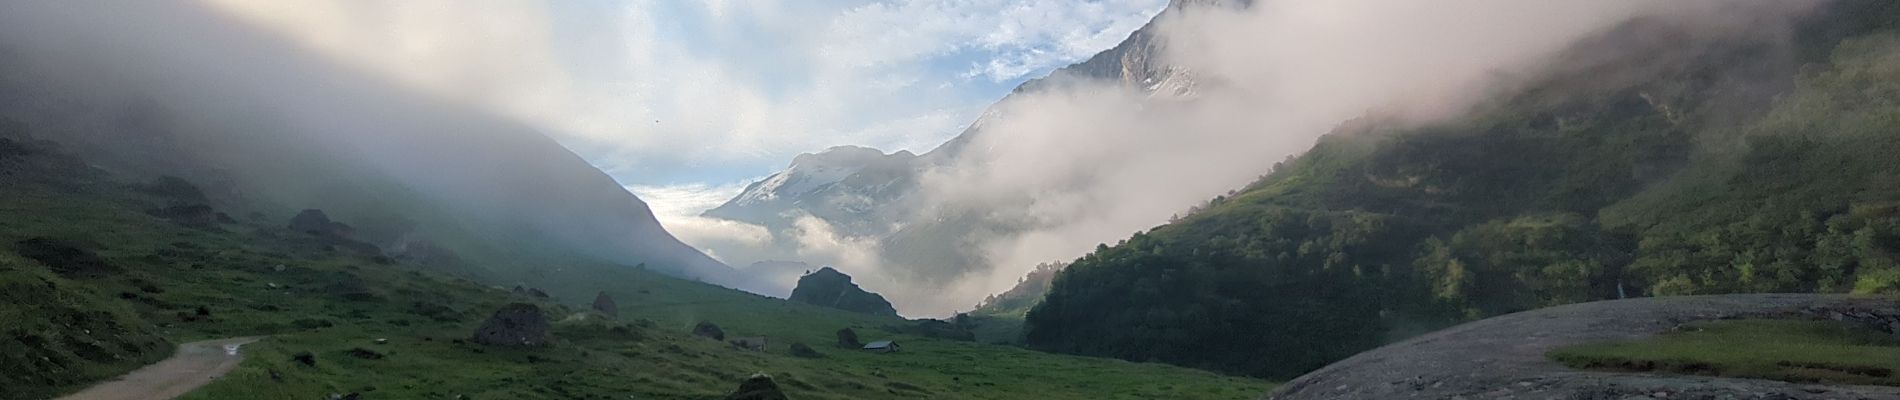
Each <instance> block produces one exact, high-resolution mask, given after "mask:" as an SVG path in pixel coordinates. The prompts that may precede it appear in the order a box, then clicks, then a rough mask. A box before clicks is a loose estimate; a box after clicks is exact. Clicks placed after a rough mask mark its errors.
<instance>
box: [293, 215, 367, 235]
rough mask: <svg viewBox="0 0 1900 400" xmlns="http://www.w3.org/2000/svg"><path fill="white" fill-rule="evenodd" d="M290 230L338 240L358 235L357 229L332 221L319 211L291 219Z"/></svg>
mask: <svg viewBox="0 0 1900 400" xmlns="http://www.w3.org/2000/svg"><path fill="white" fill-rule="evenodd" d="M290 230H293V231H298V232H303V233H308V234H312V235H317V236H324V237H329V238H336V239H349V238H350V237H351V236H353V235H355V234H356V228H352V227H350V226H349V225H346V224H343V223H341V222H336V221H331V220H330V216H329V215H327V214H324V213H323V210H317V209H309V210H303V211H302V212H298V213H297V216H295V217H290Z"/></svg>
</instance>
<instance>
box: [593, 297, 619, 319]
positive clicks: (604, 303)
mask: <svg viewBox="0 0 1900 400" xmlns="http://www.w3.org/2000/svg"><path fill="white" fill-rule="evenodd" d="M594 311H599V312H600V313H601V314H607V316H609V317H618V316H620V306H619V305H616V304H614V298H613V297H610V296H607V292H600V294H598V295H595V296H594Z"/></svg>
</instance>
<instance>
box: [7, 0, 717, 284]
mask: <svg viewBox="0 0 1900 400" xmlns="http://www.w3.org/2000/svg"><path fill="white" fill-rule="evenodd" d="M512 33H516V32H509V31H504V32H499V35H498V36H508V35H509V34H512ZM479 45H480V44H479V43H471V44H469V46H479ZM0 53H4V54H5V57H4V60H5V61H3V62H0V72H4V76H5V81H4V83H5V85H4V86H3V87H0V112H3V114H0V116H5V117H9V118H14V119H18V120H21V121H24V122H26V123H28V124H29V125H31V126H32V127H33V131H32V132H31V133H32V134H33V135H35V136H38V137H41V138H47V139H53V140H56V141H59V142H62V143H65V144H67V145H68V146H69V147H71V148H73V149H75V150H76V151H80V152H82V153H86V154H87V155H89V156H91V158H89V160H90V161H93V162H95V163H99V164H102V165H103V166H105V167H108V168H114V169H119V170H121V171H123V172H128V173H131V174H134V175H154V174H161V173H164V174H175V175H182V176H185V177H187V178H190V179H193V180H194V181H198V182H200V184H202V185H205V186H207V187H208V188H209V189H211V190H212V191H213V192H214V194H216V195H218V197H219V198H221V199H224V200H225V201H226V203H247V204H245V205H256V204H268V205H269V206H270V207H267V208H265V209H261V210H255V211H269V212H272V213H276V214H281V215H267V216H266V218H287V217H288V214H287V213H288V212H294V211H295V210H297V209H301V208H323V209H326V211H330V213H331V215H332V216H333V217H337V218H339V219H340V220H341V221H343V222H346V223H350V224H352V225H356V226H358V227H359V228H368V229H359V230H360V231H368V232H371V233H372V235H371V236H378V235H374V233H377V232H380V233H382V235H380V237H364V238H362V239H363V240H367V241H371V242H373V243H378V244H385V243H381V242H386V241H390V240H395V239H397V236H414V235H416V234H420V235H424V236H427V237H430V238H432V239H434V240H437V241H442V242H448V243H445V244H459V245H460V246H456V248H457V249H458V250H465V251H469V252H471V254H470V255H482V256H493V257H495V258H494V259H490V260H486V261H488V264H490V265H500V266H508V267H511V268H515V269H518V270H516V271H512V273H509V274H504V275H501V276H502V277H506V278H519V277H541V278H548V279H559V278H567V280H570V281H577V280H579V277H572V276H567V277H562V276H559V275H561V274H563V273H567V274H572V272H564V271H565V270H564V269H563V268H561V267H560V266H559V265H558V264H555V265H550V264H551V263H548V262H546V260H548V259H550V258H553V259H562V258H565V257H580V258H592V259H595V260H599V261H604V262H607V263H612V264H621V265H624V266H628V267H631V266H633V265H637V264H642V263H646V264H650V266H651V267H652V268H656V269H662V270H666V271H670V272H673V273H677V274H682V275H686V276H694V277H700V278H705V279H709V280H715V281H720V282H722V283H726V284H729V285H733V286H739V287H745V286H746V285H747V283H746V282H744V281H742V280H740V279H739V278H737V277H736V276H733V275H732V274H731V270H730V269H729V268H728V267H726V266H725V265H723V264H720V263H718V262H716V261H714V260H712V259H710V258H707V257H706V256H704V255H702V254H700V253H699V252H697V251H696V250H694V249H692V248H690V247H687V246H686V245H684V244H682V243H680V242H679V241H677V240H675V239H674V238H673V237H672V236H671V235H669V234H668V233H667V232H665V231H664V230H662V229H661V228H660V226H659V225H658V223H657V222H656V221H655V220H654V217H653V216H652V214H651V212H650V211H649V210H648V208H647V206H646V204H644V203H643V202H641V201H640V200H639V199H637V198H635V197H634V196H632V195H631V194H629V193H627V191H626V190H625V189H623V188H621V187H620V186H619V185H618V184H617V183H616V182H614V180H613V179H611V178H609V177H608V176H606V175H605V174H603V173H601V172H600V171H599V170H597V169H595V168H594V167H592V166H590V165H588V164H587V163H586V162H585V161H583V160H582V159H581V158H580V157H578V156H576V155H574V154H573V153H572V152H569V151H568V150H567V149H565V148H563V147H561V146H560V145H559V144H556V143H555V142H554V141H552V140H550V139H549V138H548V137H547V136H546V135H544V134H543V133H542V132H540V131H537V130H536V129H533V128H531V127H529V126H528V125H527V124H524V123H522V122H519V121H518V120H517V119H516V118H513V117H511V116H508V115H505V114H500V113H496V112H493V111H492V110H489V109H486V108H484V107H482V104H480V102H479V101H469V100H468V99H465V98H464V97H467V98H474V99H486V98H488V97H486V96H478V95H475V94H471V93H472V91H480V90H485V89H489V88H493V87H492V86H485V85H484V84H487V83H497V84H499V83H503V82H509V81H508V80H504V79H491V77H496V76H513V75H518V74H519V71H515V70H500V71H495V70H483V69H482V68H485V67H490V66H492V65H497V64H491V63H480V62H475V63H468V64H464V65H463V66H462V67H463V68H464V69H466V70H468V71H469V72H468V73H465V74H456V75H451V76H433V77H434V78H439V79H437V80H430V81H427V82H422V83H420V84H418V83H411V82H406V80H407V79H409V78H405V77H392V76H389V75H387V74H381V73H378V72H377V70H376V68H375V67H376V66H375V65H367V64H361V63H348V62H342V61H339V60H338V59H337V58H334V57H328V56H324V55H320V54H318V52H316V51H314V50H311V48H310V47H307V46H305V45H303V44H300V42H297V41H294V40H291V39H290V38H287V37H284V36H282V35H281V34H279V33H278V32H275V31H271V30H268V29H265V28H262V27H259V26H256V25H253V24H251V23H249V22H246V21H243V20H240V19H238V18H235V17H234V16H232V15H229V14H225V13H223V12H221V11H218V10H216V9H213V8H211V7H208V6H206V5H203V4H196V3H190V2H116V1H62V2H8V3H6V4H5V5H0ZM491 55H492V54H491ZM503 64H505V63H503ZM530 75H531V74H530ZM432 85H435V86H432ZM436 87H439V88H455V90H453V91H451V90H446V89H445V90H430V89H429V88H436ZM544 100H545V99H534V98H530V99H525V100H523V101H544ZM559 100H574V99H559ZM237 200H257V201H258V202H239V201H237ZM411 229H413V230H415V231H414V232H412V231H410V230H411ZM497 245H499V246H497ZM517 264H522V265H517Z"/></svg>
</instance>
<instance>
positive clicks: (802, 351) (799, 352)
mask: <svg viewBox="0 0 1900 400" xmlns="http://www.w3.org/2000/svg"><path fill="white" fill-rule="evenodd" d="M790 351H791V354H792V357H798V358H825V354H824V353H819V352H818V349H814V348H811V346H807V345H805V343H804V342H793V343H792V347H791V350H790Z"/></svg>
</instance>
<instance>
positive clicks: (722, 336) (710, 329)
mask: <svg viewBox="0 0 1900 400" xmlns="http://www.w3.org/2000/svg"><path fill="white" fill-rule="evenodd" d="M693 336H699V337H703V338H709V339H712V340H719V341H724V340H726V331H725V330H723V329H719V325H717V324H713V323H712V322H711V321H699V323H698V324H695V325H693Z"/></svg>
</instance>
